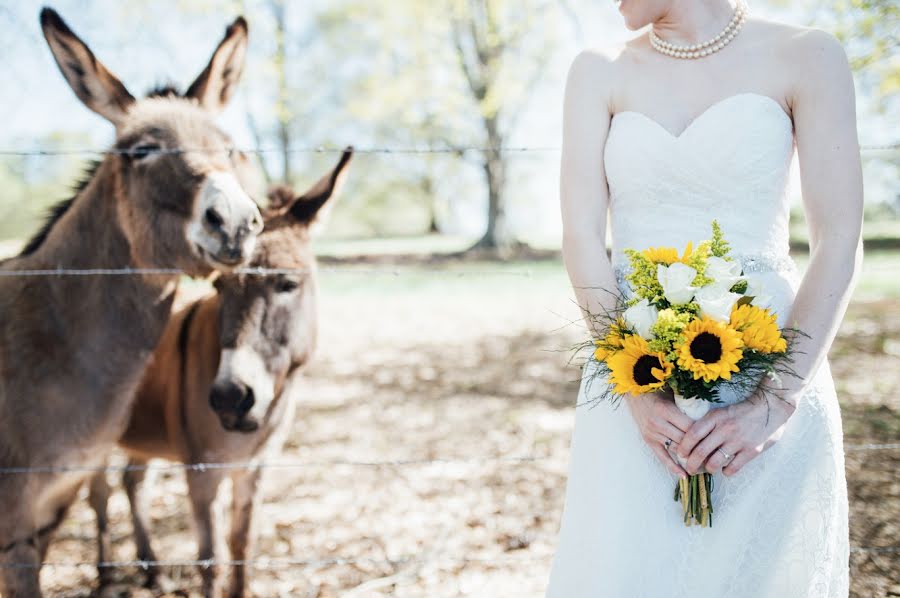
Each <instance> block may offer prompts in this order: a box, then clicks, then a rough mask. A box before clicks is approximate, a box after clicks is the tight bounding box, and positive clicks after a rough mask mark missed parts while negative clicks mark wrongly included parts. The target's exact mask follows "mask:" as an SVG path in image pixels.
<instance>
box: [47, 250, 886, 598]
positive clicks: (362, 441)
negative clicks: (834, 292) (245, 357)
mask: <svg viewBox="0 0 900 598" xmlns="http://www.w3.org/2000/svg"><path fill="white" fill-rule="evenodd" d="M485 268H489V267H488V266H486V267H485ZM533 268H537V269H536V270H534V271H533V276H531V277H514V276H504V275H491V274H484V275H483V276H476V277H458V278H457V277H453V276H448V277H442V278H438V277H430V276H427V275H425V274H415V275H413V276H411V277H404V276H398V277H395V278H394V277H386V278H382V279H377V280H372V279H371V278H370V277H361V276H355V275H353V274H346V275H345V274H340V273H338V274H330V275H328V276H326V277H325V281H324V283H325V284H324V288H323V301H322V303H323V305H322V328H323V329H322V337H323V338H322V344H321V352H320V354H319V356H318V358H317V360H316V362H315V364H314V365H313V367H311V368H310V370H309V375H308V386H307V388H306V391H305V392H304V395H303V396H302V397H300V398H299V401H300V403H299V405H300V406H299V409H298V412H297V417H296V421H295V422H294V424H293V431H292V433H291V435H290V437H289V441H288V444H287V446H286V449H285V451H284V454H283V456H282V458H281V459H282V460H289V461H318V462H321V461H329V460H366V461H368V460H382V459H430V458H468V457H489V456H499V455H512V456H516V455H536V456H539V457H543V458H542V459H541V460H538V461H534V462H496V461H489V462H485V463H450V464H435V465H411V466H403V467H391V466H387V467H367V466H348V465H341V466H323V465H318V466H310V467H305V468H301V469H278V470H273V471H271V472H270V475H269V476H268V478H267V482H266V485H265V504H264V506H263V508H262V513H261V518H260V541H259V546H258V551H257V553H258V555H259V556H265V557H268V558H272V559H279V558H286V557H292V558H301V559H303V558H313V559H316V558H329V557H347V558H354V557H360V558H366V559H373V561H372V562H363V563H360V564H346V565H327V566H317V567H301V566H293V567H271V568H267V569H261V570H258V571H256V572H255V574H254V581H253V584H252V587H253V588H254V590H255V591H256V592H257V594H258V595H260V596H318V597H323V598H324V597H331V596H386V595H394V596H428V597H444V596H485V597H489V598H494V597H506V596H510V597H512V596H515V597H522V596H540V595H542V591H543V586H544V583H545V581H546V577H547V574H548V570H549V565H550V561H549V559H548V558H546V557H547V555H549V554H550V553H551V552H552V550H553V547H554V542H555V535H556V532H557V528H558V523H559V515H560V511H561V508H562V501H563V491H564V487H565V473H566V467H567V461H568V443H569V436H570V433H571V425H572V421H573V410H572V407H573V402H574V399H575V393H576V390H577V387H576V384H575V383H574V382H573V380H574V379H576V378H577V376H578V372H577V370H575V369H574V368H572V367H568V366H567V365H566V358H567V355H566V354H565V353H564V352H557V351H556V350H558V349H562V348H564V347H567V346H569V345H570V343H571V342H572V341H573V340H575V339H577V338H578V336H579V335H580V331H579V330H578V328H577V327H574V326H569V327H564V328H563V329H562V330H556V328H558V327H559V326H562V325H563V324H565V320H566V318H569V317H573V316H574V311H575V310H573V309H572V306H571V304H570V302H569V300H568V296H567V294H566V289H567V287H566V284H565V280H564V277H563V275H562V274H561V269H560V267H559V266H558V264H550V265H544V266H534V267H533ZM898 307H900V302H898V301H896V300H884V301H880V302H870V303H857V304H854V306H853V308H852V310H851V312H850V315H849V317H848V319H847V321H846V322H845V325H844V327H843V329H842V333H841V337H840V339H839V340H838V342H837V344H836V345H835V347H834V351H833V353H832V356H833V364H834V371H835V374H836V377H837V379H838V382H839V385H840V389H841V400H842V403H843V405H844V414H845V429H846V435H847V442H848V443H860V442H900V401H898V397H897V394H896V391H895V389H897V388H900V369H898V368H897V355H898V353H900V344H898V343H900V341H898V339H900V334H898V333H900V309H898ZM898 462H900V451H897V450H894V451H878V452H865V453H863V452H860V453H851V454H849V455H848V458H847V473H848V478H849V482H850V496H851V501H852V503H851V508H852V514H851V526H852V529H851V536H852V537H851V542H852V543H853V544H854V545H866V546H886V545H896V544H897V543H898V542H897V538H898V537H900V480H898V478H897V475H896V470H897V466H898V464H900V463H898ZM152 487H153V496H152V501H151V504H152V514H153V518H154V529H155V542H156V546H157V547H158V551H157V552H158V554H159V555H160V556H161V557H162V558H166V559H179V558H193V555H194V549H193V538H192V536H191V532H190V520H189V516H188V515H187V513H188V505H187V502H186V499H185V486H184V483H183V481H182V478H181V475H179V474H177V473H163V474H160V475H158V476H157V482H156V484H154V485H153V486H152ZM110 514H111V518H112V529H113V538H114V552H115V554H114V556H115V558H116V559H131V558H133V557H134V551H133V547H132V546H131V544H130V542H129V539H128V534H129V532H130V524H129V523H128V518H127V505H126V500H125V497H124V494H123V493H122V492H121V491H118V492H117V493H116V494H115V495H114V497H113V499H112V501H111V504H110ZM92 539H93V517H92V515H91V513H90V512H89V510H88V509H87V507H86V506H85V504H84V502H83V501H82V502H81V503H79V504H78V505H76V507H75V508H74V509H73V511H72V514H71V516H70V517H69V519H68V520H67V521H66V523H65V524H64V526H63V528H62V529H61V531H60V533H59V534H58V536H57V539H56V541H55V543H54V545H53V547H52V549H51V551H50V555H49V557H48V558H49V560H50V561H54V562H64V561H68V562H71V561H91V560H92V559H93V558H94V544H93V540H92ZM410 554H412V555H418V556H419V557H420V558H419V559H418V560H415V561H412V562H400V563H391V562H389V561H390V559H391V558H392V557H397V556H403V555H410ZM460 557H468V558H474V559H485V561H477V562H469V563H465V562H461V561H459V560H457V559H459V558H460ZM492 559H498V562H496V563H491V562H490V560H492ZM897 571H900V555H898V554H876V555H872V554H855V555H853V557H852V574H853V595H854V596H858V597H860V598H861V597H866V598H869V597H873V596H886V595H891V594H889V592H890V591H893V592H895V594H893V595H898V594H900V587H898V585H897V584H898V583H900V580H898V579H897ZM166 573H167V574H168V576H169V578H170V581H171V587H172V588H175V590H173V591H172V592H171V593H169V594H163V593H160V592H158V591H152V592H151V591H143V590H139V589H136V588H137V587H138V586H139V584H140V583H141V581H142V575H141V573H140V571H138V570H136V569H128V568H125V569H122V570H119V571H117V576H118V579H119V581H120V582H121V584H122V585H121V586H120V587H119V588H118V590H116V591H113V592H110V594H109V595H135V596H144V595H146V596H157V595H171V596H184V595H194V594H196V592H197V591H198V588H199V577H198V575H197V574H196V573H195V572H194V571H193V570H192V569H190V568H186V569H176V568H172V569H169V570H168V571H167V572H166ZM42 579H43V583H44V587H45V588H48V589H49V590H50V592H49V593H50V594H51V595H54V596H88V595H91V588H92V586H93V584H94V571H93V570H92V569H91V568H90V567H80V568H74V569H71V568H70V569H50V568H48V569H45V571H44V572H43V578H42ZM116 592H121V593H116Z"/></svg>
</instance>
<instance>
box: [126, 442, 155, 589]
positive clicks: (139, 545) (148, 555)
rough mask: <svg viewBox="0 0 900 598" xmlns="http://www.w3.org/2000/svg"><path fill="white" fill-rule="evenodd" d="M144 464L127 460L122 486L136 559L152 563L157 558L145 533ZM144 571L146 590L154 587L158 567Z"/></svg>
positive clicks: (148, 566)
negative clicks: (126, 502)
mask: <svg viewBox="0 0 900 598" xmlns="http://www.w3.org/2000/svg"><path fill="white" fill-rule="evenodd" d="M146 464H147V461H146V460H141V459H131V460H129V461H128V465H129V468H128V469H126V470H125V473H124V474H123V475H122V484H123V485H124V486H125V493H126V494H127V495H128V503H129V504H130V505H131V526H132V528H133V530H134V544H135V548H136V554H137V558H138V560H139V561H146V562H150V563H153V562H155V561H156V560H157V558H156V554H155V553H154V552H153V546H152V545H151V544H150V535H149V533H148V532H147V530H148V528H149V527H150V518H149V513H148V510H147V500H146V497H145V495H144V479H145V478H146V477H147V471H146V470H145V469H142V467H143V466H145V465H146ZM130 466H136V468H131V467H130ZM145 571H146V575H147V577H146V579H145V580H144V586H145V587H148V588H149V587H153V586H155V585H156V579H157V577H158V576H159V567H158V566H156V565H153V564H150V565H147V566H146V567H145Z"/></svg>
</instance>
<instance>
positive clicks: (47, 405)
mask: <svg viewBox="0 0 900 598" xmlns="http://www.w3.org/2000/svg"><path fill="white" fill-rule="evenodd" d="M41 26H42V28H43V32H44V36H45V38H46V40H47V43H48V44H49V46H50V50H51V52H52V54H53V57H54V58H55V59H56V63H57V65H58V66H59V69H60V71H61V72H62V74H63V76H64V77H65V79H66V81H67V82H68V84H69V85H70V86H71V88H72V89H73V90H74V91H75V94H76V95H77V96H78V97H79V99H81V101H82V102H83V103H84V104H85V105H86V106H87V107H88V108H90V109H91V110H93V111H94V112H96V113H98V114H99V115H101V116H103V117H105V118H106V119H107V120H109V121H110V122H112V123H113V124H114V125H115V129H116V136H115V144H114V146H113V150H114V151H112V152H110V153H108V154H107V155H106V156H105V157H104V158H103V160H102V161H99V162H97V163H96V164H94V165H93V167H92V168H91V169H90V172H89V174H88V176H87V178H86V179H85V181H84V182H83V183H82V184H81V185H80V186H79V187H78V190H77V192H76V194H75V196H74V197H73V198H72V199H70V200H68V201H66V202H64V203H62V204H60V205H58V206H57V207H56V208H55V209H54V210H53V213H52V215H51V217H50V219H49V220H48V222H47V223H46V225H45V226H44V227H43V229H42V230H41V231H40V232H39V233H38V234H37V235H36V236H35V237H34V238H33V239H31V241H30V242H29V243H28V244H27V246H26V247H25V249H24V250H23V251H22V252H21V254H20V255H18V256H16V257H13V258H11V259H9V260H6V261H4V262H2V263H0V274H3V276H0V314H2V318H0V505H2V509H3V515H2V516H0V595H2V596H5V597H6V598H13V597H16V598H34V597H35V596H39V595H40V586H39V573H40V564H41V561H42V560H43V558H44V554H45V553H46V550H47V546H48V542H49V537H50V534H51V532H52V531H53V530H54V529H55V528H56V527H57V526H58V525H59V523H60V521H61V520H62V519H63V517H64V515H65V513H66V510H67V508H68V506H69V505H70V503H71V502H72V500H73V499H74V497H75V494H76V492H77V490H78V488H79V487H80V486H81V484H82V483H83V481H84V480H85V479H86V478H87V477H88V475H87V474H86V473H84V468H85V467H90V466H96V465H101V464H103V463H104V462H105V459H106V455H107V453H108V451H109V450H110V449H112V447H113V446H114V445H115V442H116V441H117V440H118V439H119V438H120V437H121V435H122V433H123V432H124V430H125V429H126V426H127V424H128V414H129V412H130V408H131V404H132V402H133V397H134V394H135V391H136V390H137V387H138V384H139V383H140V380H141V375H142V373H143V371H144V368H145V366H146V363H147V360H148V359H149V357H150V356H151V355H152V353H153V350H154V348H155V347H156V346H157V344H158V343H159V339H160V337H161V336H162V333H163V330H164V329H165V326H166V324H167V323H168V321H169V318H170V317H171V310H172V301H173V297H174V293H175V289H176V285H177V281H178V278H179V277H178V275H177V274H176V273H172V272H169V271H168V269H180V270H183V271H185V272H187V273H189V274H192V275H202V276H205V275H208V274H210V273H211V272H212V271H213V270H214V269H221V268H224V269H228V268H231V267H232V266H236V265H238V264H241V263H243V262H245V261H246V260H247V259H248V258H249V257H250V255H251V253H252V251H253V250H254V247H255V241H256V236H257V234H258V233H259V231H260V230H261V228H262V217H261V214H260V212H259V210H258V209H257V207H256V204H255V203H254V202H253V201H252V200H251V198H250V197H249V196H248V195H247V193H245V192H244V190H243V188H242V186H241V184H240V182H239V180H241V179H242V178H245V175H247V173H248V171H247V168H248V165H249V163H248V162H247V161H246V159H245V158H243V157H241V156H239V155H237V154H234V153H233V152H231V151H230V148H231V146H232V144H231V140H230V139H229V138H228V136H227V135H225V134H224V133H223V132H222V131H221V130H220V129H219V128H218V127H217V126H216V125H215V123H214V122H213V120H212V114H211V113H212V112H214V111H217V110H219V109H220V108H221V107H222V106H223V105H224V103H225V102H226V101H227V100H228V99H229V97H230V96H231V94H232V91H233V89H234V86H235V85H236V83H237V81H238V78H239V76H240V72H241V68H242V65H243V57H244V50H245V47H246V43H247V25H246V23H245V21H244V20H243V19H238V20H236V21H235V22H234V23H233V24H232V25H231V26H230V27H229V28H228V30H227V31H226V34H225V38H224V39H223V40H222V42H221V43H220V44H219V46H218V48H217V49H216V51H215V53H214V54H213V56H212V59H211V60H210V62H209V64H208V66H207V67H206V69H205V70H204V71H203V72H202V73H201V74H200V76H199V77H198V78H197V80H196V81H194V83H193V84H192V85H191V87H190V89H189V91H188V92H187V94H186V95H185V96H182V97H177V96H176V95H175V94H172V93H164V94H160V95H157V96H155V97H148V98H146V99H135V98H134V97H133V96H132V95H131V94H130V93H129V92H128V90H127V89H126V88H125V86H124V85H122V83H121V82H120V81H119V80H118V79H117V78H116V77H115V76H113V75H112V73H110V72H109V71H108V70H107V69H106V67H104V66H103V64H102V63H101V62H100V61H99V60H97V58H96V57H95V56H94V54H93V53H92V52H91V50H90V49H89V48H88V46H87V45H85V43H84V42H82V41H81V39H79V38H78V36H76V35H75V33H73V32H72V30H71V29H69V27H68V26H67V25H66V24H65V23H64V22H63V20H62V19H61V18H60V17H59V15H58V14H57V13H56V12H54V11H53V10H50V9H47V8H45V9H44V10H43V11H42V12H41ZM178 148H203V149H205V150H207V151H203V152H180V151H174V150H177V149H178ZM55 268H62V269H95V268H103V269H123V268H147V269H156V273H149V274H142V275H127V276H96V275H89V276H23V275H17V273H18V272H21V271H25V270H29V271H30V270H43V269H55ZM22 274H25V273H24V272H22ZM71 466H74V467H71ZM35 468H36V471H35V470H34V469H35ZM3 470H7V471H5V472H4V471H3ZM22 472H26V473H22Z"/></svg>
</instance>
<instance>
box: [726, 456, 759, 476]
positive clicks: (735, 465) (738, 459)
mask: <svg viewBox="0 0 900 598" xmlns="http://www.w3.org/2000/svg"><path fill="white" fill-rule="evenodd" d="M757 455H759V452H758V451H757V450H755V449H744V450H742V451H740V452H739V453H738V454H736V455H735V456H734V459H732V460H731V463H729V464H728V465H726V466H725V467H724V468H722V473H723V474H725V475H727V476H733V475H734V474H736V473H737V472H739V471H740V470H741V468H742V467H744V465H746V464H747V463H749V462H750V461H752V460H753V458H754V457H756V456H757Z"/></svg>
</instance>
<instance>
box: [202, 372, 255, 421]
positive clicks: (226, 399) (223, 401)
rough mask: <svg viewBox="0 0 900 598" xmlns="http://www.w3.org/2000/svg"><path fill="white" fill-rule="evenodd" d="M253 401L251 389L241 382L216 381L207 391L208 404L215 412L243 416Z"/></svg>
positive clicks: (251, 406)
mask: <svg viewBox="0 0 900 598" xmlns="http://www.w3.org/2000/svg"><path fill="white" fill-rule="evenodd" d="M255 403H256V399H255V398H254V396H253V389H252V388H250V387H249V386H247V385H246V384H244V383H242V382H232V381H230V380H229V381H225V382H217V383H216V384H214V385H213V387H212V390H211V391H210V393H209V405H210V407H212V408H213V411H216V412H229V413H233V414H235V415H237V416H239V417H243V416H244V415H246V414H247V413H248V412H249V411H250V409H251V408H253V405H254V404H255Z"/></svg>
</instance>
